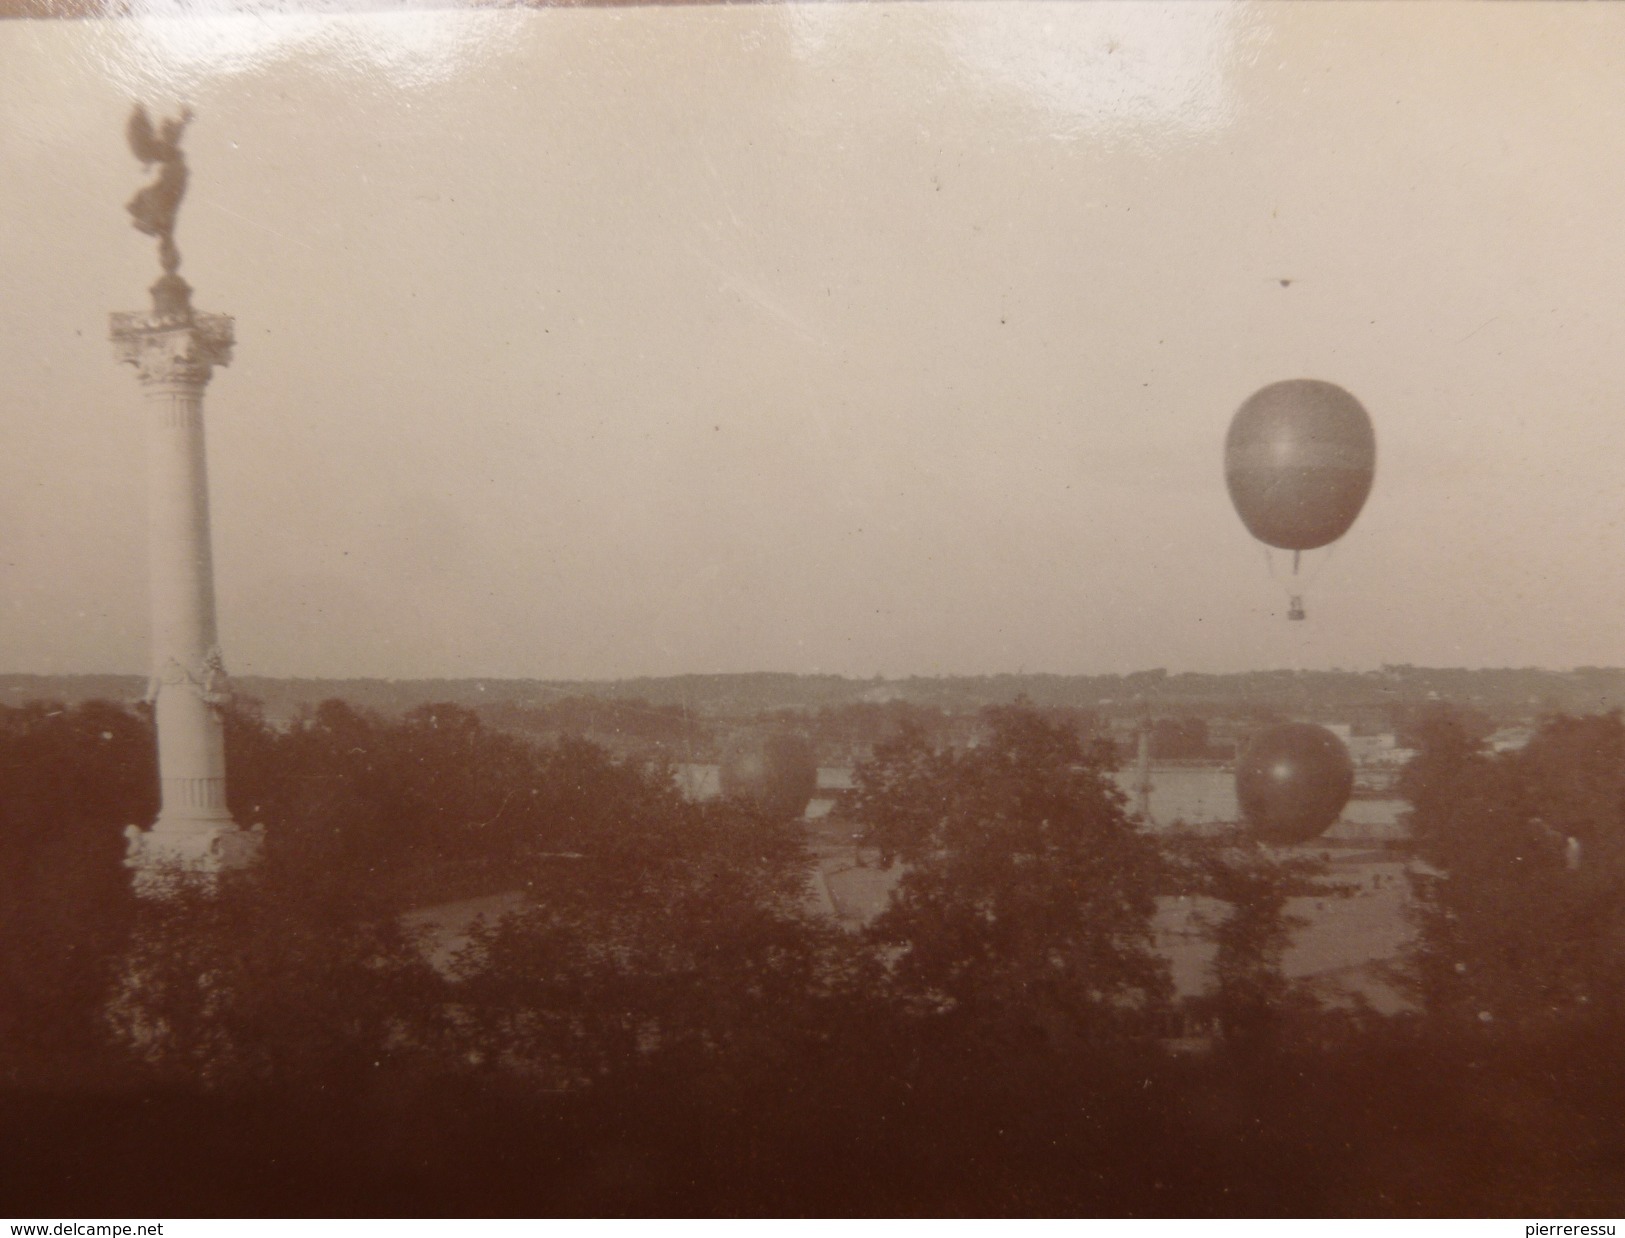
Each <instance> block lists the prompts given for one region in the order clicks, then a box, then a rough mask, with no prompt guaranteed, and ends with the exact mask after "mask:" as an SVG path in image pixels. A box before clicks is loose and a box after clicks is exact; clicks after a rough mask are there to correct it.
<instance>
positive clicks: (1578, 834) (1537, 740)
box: [1401, 714, 1625, 1034]
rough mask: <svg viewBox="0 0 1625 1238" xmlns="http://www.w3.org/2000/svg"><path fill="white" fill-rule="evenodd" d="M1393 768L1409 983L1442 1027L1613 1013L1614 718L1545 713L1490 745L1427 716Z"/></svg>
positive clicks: (1619, 796) (1621, 846)
mask: <svg viewBox="0 0 1625 1238" xmlns="http://www.w3.org/2000/svg"><path fill="white" fill-rule="evenodd" d="M1420 738H1421V740H1422V747H1421V749H1420V751H1419V752H1418V754H1417V756H1416V758H1415V759H1414V760H1413V762H1412V763H1411V765H1410V766H1409V767H1408V768H1407V769H1406V770H1405V772H1404V774H1403V776H1402V779H1401V789H1402V792H1403V793H1404V794H1405V795H1406V796H1407V797H1408V798H1409V799H1410V801H1411V804H1412V809H1411V817H1410V820H1411V828H1412V832H1413V834H1414V836H1415V838H1416V841H1417V847H1418V852H1419V854H1420V856H1421V858H1422V859H1423V860H1425V861H1426V862H1427V863H1428V865H1429V866H1430V869H1429V871H1427V872H1424V873H1422V874H1420V875H1419V876H1418V877H1417V878H1416V879H1415V895H1416V904H1417V912H1416V915H1417V922H1418V927H1419V939H1418V943H1417V949H1416V951H1415V952H1414V957H1413V960H1412V961H1413V964H1414V980H1415V983H1416V986H1417V989H1418V992H1419V994H1420V995H1421V997H1422V999H1423V1001H1424V1003H1425V1004H1426V1006H1427V1009H1428V1011H1429V1013H1430V1014H1431V1015H1433V1016H1434V1017H1435V1019H1436V1020H1438V1021H1439V1022H1440V1024H1441V1026H1446V1027H1458V1028H1460V1027H1473V1028H1477V1029H1478V1030H1480V1031H1483V1032H1490V1033H1493V1032H1496V1031H1498V1030H1499V1031H1503V1032H1506V1033H1509V1034H1511V1033H1520V1034H1521V1033H1539V1032H1541V1031H1543V1030H1549V1029H1554V1028H1559V1027H1564V1026H1573V1025H1574V1024H1576V1023H1577V1022H1586V1021H1593V1022H1594V1021H1596V1020H1598V1019H1600V1018H1601V1019H1608V1020H1617V1019H1618V1018H1619V1017H1620V1015H1621V1014H1622V1013H1625V726H1622V724H1621V721H1620V718H1619V715H1618V714H1610V715H1607V716H1596V717H1586V718H1568V717H1555V718H1550V719H1547V720H1546V721H1545V722H1544V723H1543V724H1542V726H1541V728H1540V729H1539V731H1538V732H1537V734H1536V735H1535V736H1534V738H1533V739H1532V740H1531V741H1530V743H1529V745H1528V746H1527V747H1526V748H1525V749H1524V750H1523V751H1522V752H1515V753H1504V754H1498V755H1492V754H1490V753H1487V752H1485V751H1484V750H1483V748H1482V746H1481V745H1480V744H1478V743H1477V742H1476V741H1474V740H1473V739H1472V737H1471V735H1470V733H1469V732H1468V731H1467V730H1466V728H1464V727H1463V726H1462V725H1461V723H1460V722H1459V720H1457V719H1455V718H1454V717H1452V716H1451V715H1449V714H1439V715H1436V716H1435V717H1434V718H1433V719H1432V720H1431V722H1430V725H1428V726H1427V727H1426V728H1424V729H1423V730H1422V732H1421V735H1420Z"/></svg>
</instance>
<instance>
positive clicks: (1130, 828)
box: [852, 705, 1169, 1050]
mask: <svg viewBox="0 0 1625 1238" xmlns="http://www.w3.org/2000/svg"><path fill="white" fill-rule="evenodd" d="M984 721H985V729H986V735H985V737H984V738H983V740H982V742H981V743H979V744H978V745H977V746H975V747H972V748H966V749H962V750H949V749H938V748H933V747H931V746H930V745H929V744H928V743H927V742H926V741H925V740H924V739H923V737H921V736H920V735H919V734H918V733H906V734H904V735H901V736H900V737H898V738H897V739H895V740H893V741H891V742H888V743H886V744H883V745H881V746H880V747H878V748H877V749H876V751H875V754H874V757H873V759H872V760H870V761H869V762H866V763H865V764H864V765H862V766H860V767H859V768H858V770H857V772H856V775H855V780H856V790H855V794H854V797H853V802H852V811H853V814H854V816H855V817H856V819H857V820H859V821H861V822H863V823H864V826H865V828H866V832H867V839H868V841H869V842H870V843H871V844H872V845H875V846H878V847H879V848H880V849H881V851H882V854H883V855H884V856H885V857H886V858H887V859H888V860H890V859H892V858H895V859H897V860H900V861H901V862H902V864H903V865H904V873H903V876H902V878H901V880H900V881H899V882H898V885H897V887H896V889H895V891H894V893H893V896H892V902H891V905H890V906H889V907H888V909H887V910H886V911H885V912H884V913H883V914H882V915H881V916H880V917H879V919H878V920H877V921H876V923H875V924H874V926H873V936H874V939H875V941H876V942H877V943H879V944H880V945H881V946H882V947H883V948H884V949H886V950H887V951H888V952H889V953H891V954H892V955H893V956H894V959H895V961H894V963H893V965H892V972H893V978H894V983H895V984H896V986H897V988H898V990H899V993H900V994H901V995H902V996H903V997H904V998H906V999H907V1000H909V1001H911V1002H912V1003H913V1004H914V1006H915V1007H916V1008H917V1009H919V1010H921V1011H923V1012H931V1013H934V1014H940V1015H942V1016H944V1017H945V1018H947V1019H948V1020H949V1021H950V1022H951V1023H954V1024H956V1025H958V1026H960V1027H962V1028H974V1029H976V1031H975V1035H976V1036H978V1037H981V1038H985V1039H986V1041H987V1043H988V1044H989V1045H990V1046H991V1045H992V1044H994V1043H1003V1042H1008V1041H1010V1040H1012V1039H1013V1040H1015V1041H1018V1042H1021V1043H1022V1044H1025V1045H1038V1046H1045V1047H1048V1048H1050V1049H1056V1050H1064V1049H1067V1048H1070V1047H1074V1046H1077V1045H1080V1044H1083V1043H1090V1042H1100V1041H1102V1040H1105V1039H1110V1038H1112V1037H1114V1036H1117V1035H1120V1034H1123V1033H1125V1032H1128V1031H1132V1030H1135V1029H1138V1028H1141V1027H1144V1026H1146V1022H1145V1019H1144V1016H1145V1015H1147V1014H1148V1013H1150V1012H1151V1011H1153V1010H1154V1009H1155V1008H1156V1007H1158V1006H1159V1005H1160V1004H1161V1003H1162V1002H1163V1001H1165V1000H1166V998H1167V996H1168V994H1169V981H1168V976H1167V971H1166V966H1165V964H1164V963H1163V961H1162V960H1161V959H1160V958H1159V957H1158V956H1157V955H1156V953H1155V952H1154V950H1153V948H1152V936H1151V920H1152V916H1153V914H1154V912H1155V895H1156V892H1157V886H1158V883H1159V881H1160V880H1161V877H1162V873H1163V869H1162V863H1161V858H1160V855H1159V852H1158V848H1157V846H1156V843H1155V842H1154V840H1152V839H1151V838H1149V837H1148V836H1146V835H1142V834H1140V833H1138V832H1136V830H1135V828H1134V825H1133V823H1132V822H1131V820H1130V819H1129V816H1128V813H1127V811H1126V806H1125V802H1124V799H1123V796H1122V794H1121V793H1120V792H1119V791H1117V789H1116V788H1115V787H1114V786H1113V785H1112V783H1111V782H1110V780H1109V778H1108V777H1107V771H1106V768H1105V765H1104V762H1103V760H1102V756H1101V754H1100V753H1099V752H1097V751H1093V750H1086V749H1085V747H1084V746H1083V744H1082V742H1081V741H1080V739H1079V737H1078V735H1077V732H1076V731H1075V730H1074V729H1072V728H1069V727H1065V726H1059V725H1056V724H1053V723H1050V722H1047V721H1046V720H1044V719H1043V718H1042V717H1041V716H1039V715H1038V714H1037V713H1035V711H1033V710H1031V709H1028V708H1025V707H1023V706H1019V705H1018V706H1011V707H1002V708H995V709H991V710H988V711H987V713H986V714H985V715H984Z"/></svg>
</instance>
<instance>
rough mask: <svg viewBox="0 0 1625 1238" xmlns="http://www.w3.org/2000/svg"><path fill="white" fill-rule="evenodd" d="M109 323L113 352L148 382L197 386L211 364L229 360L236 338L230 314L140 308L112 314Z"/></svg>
mask: <svg viewBox="0 0 1625 1238" xmlns="http://www.w3.org/2000/svg"><path fill="white" fill-rule="evenodd" d="M111 325H112V333H111V338H112V341H113V355H114V356H115V357H116V358H117V360H118V361H119V362H121V363H123V364H125V365H133V366H135V368H136V375H137V377H139V378H140V379H141V382H142V383H143V384H145V385H147V386H155V385H169V384H186V385H192V386H198V387H201V386H203V385H204V384H206V383H207V382H208V381H209V376H210V374H211V373H212V372H213V370H214V367H215V366H217V365H230V364H231V349H232V345H233V344H235V343H236V336H235V332H234V331H233V329H232V319H231V316H230V315H229V314H200V313H197V312H195V311H193V310H191V309H186V310H183V311H180V312H171V313H164V312H161V311H157V310H145V311H142V310H138V311H136V312H134V313H121V314H114V315H112V316H111Z"/></svg>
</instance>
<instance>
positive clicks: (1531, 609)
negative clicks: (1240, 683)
mask: <svg viewBox="0 0 1625 1238" xmlns="http://www.w3.org/2000/svg"><path fill="white" fill-rule="evenodd" d="M137 98H139V99H144V100H147V101H149V102H150V103H152V104H154V105H155V106H157V107H159V108H164V107H169V106H173V105H174V104H175V103H176V102H178V101H185V102H187V103H189V104H190V105H191V106H192V107H193V108H195V109H196V112H197V119H196V121H195V123H194V124H193V126H192V128H191V130H190V131H189V132H188V134H187V138H186V149H187V153H188V158H189V161H190V166H191V172H192V181H191V190H190V193H189V196H188V198H187V200H186V202H185V204H184V206H183V208H182V212H181V219H180V228H179V233H178V238H177V239H178V241H179V244H180V248H181V251H182V254H183V255H184V258H183V265H182V273H183V274H184V275H185V276H186V277H187V278H188V279H189V280H190V281H191V283H192V284H193V285H194V287H195V289H196V299H197V302H198V304H199V306H200V307H201V308H204V309H209V310H215V311H220V312H225V313H229V314H232V315H234V316H235V318H236V322H237V336H238V346H237V353H236V360H235V361H234V362H233V364H232V365H231V366H230V367H229V368H228V369H224V370H219V371H217V372H216V374H215V378H214V382H213V384H212V385H211V387H210V389H209V394H208V412H207V419H208V436H209V469H210V481H211V487H212V501H213V512H214V544H215V555H216V563H217V588H218V594H219V609H220V621H221V635H222V640H223V643H224V646H225V654H226V661H227V665H228V667H230V668H231V669H232V670H233V671H235V672H237V673H240V674H241V673H255V674H273V675H275V674H284V675H323V676H344V675H382V676H428V675H452V676H455V675H481V676H497V675H511V676H537V677H550V678H551V677H619V676H628V675H636V674H668V673H680V672H693V671H742V670H789V671H826V672H838V673H843V674H849V675H864V676H867V675H874V674H877V673H878V674H885V675H889V676H898V675H907V674H939V673H982V672H996V671H1017V670H1027V671H1060V672H1107V671H1128V670H1134V669H1139V668H1146V667H1154V666H1166V667H1169V668H1170V669H1174V670H1218V671H1224V670H1239V669H1247V668H1255V667H1272V666H1282V665H1304V666H1328V667H1330V666H1342V667H1348V668H1368V667H1375V666H1378V665H1381V664H1382V663H1387V662H1411V663H1417V664H1446V665H1468V666H1481V665H1503V664H1514V665H1546V666H1557V667H1562V666H1570V665H1577V664H1588V663H1592V664H1611V665H1617V664H1620V663H1625V605H1622V603H1625V530H1622V529H1621V527H1620V513H1621V510H1622V507H1625V342H1622V341H1625V330H1622V322H1621V318H1622V313H1621V308H1622V305H1625V291H1622V290H1625V207H1622V203H1625V6H1621V5H1598V6H1573V5H1545V4H1541V5H1521V4H1506V5H1493V6H1480V5H1470V6H1453V5H1444V4H1440V5H1427V6H1410V5H1398V6H1387V5H1377V6H1367V5H1356V4H1346V5H1297V6H1277V5H1271V4H1235V5H1220V4H1202V5H1189V4H1178V5H1172V6H1148V7H1147V6H1138V5H1132V4H1123V3H1111V4H1102V5H1083V4H1078V5H1059V6H1054V7H1051V6H1048V5H1042V4H1020V5H995V4H968V3H965V4H934V3H910V4H904V5H898V6H891V5H884V4H874V5H820V6H809V7H800V6H793V5H775V6H765V7H732V6H730V7H717V8H709V7H706V8H696V7H680V8H676V9H622V10H574V9H572V10H555V11H525V12H511V11H510V12H486V13H460V12H457V11H452V10H435V11H429V12H422V13H416V14H396V15H372V16H362V17H310V16H307V17H292V18H290V17H277V18H240V17H234V18H214V19H204V18H197V17H191V18H187V19H184V20H182V19H172V18H154V19H146V20H129V21H118V22H96V21H79V22H35V23H30V22H5V23H0V271H3V272H4V290H5V291H4V296H3V297H0V448H3V450H0V663H3V665H0V669H7V670H24V671H52V672H65V671H129V672H139V671H142V670H144V669H145V663H146V641H147V625H146V547H145V526H144V518H143V512H144V504H145V497H144V496H145V489H144V487H145V478H144V476H143V470H142V467H141V462H142V458H143V457H142V432H143V427H142V421H141V416H142V404H141V400H140V395H139V388H138V384H137V381H136V378H135V375H134V371H133V370H131V369H129V368H128V367H119V366H117V365H116V364H115V363H114V361H113V358H112V350H111V347H110V345H109V344H108V342H107V338H106V337H107V314H108V312H109V311H111V310H117V309H137V308H140V307H141V306H142V305H143V303H144V301H145V296H146V294H145V291H144V290H145V287H146V285H147V284H149V283H150V282H151V281H152V279H153V278H154V276H155V275H156V274H157V263H156V257H155V253H154V246H153V243H152V242H151V240H150V239H148V238H145V237H142V236H140V235H139V234H137V233H136V232H135V231H133V229H132V228H131V227H130V225H129V221H128V217H127V216H126V214H125V212H124V209H123V204H124V202H125V201H126V200H127V199H128V198H129V196H130V194H131V193H132V192H133V191H134V190H135V189H136V188H137V187H138V186H139V185H140V184H141V183H142V179H143V177H142V172H141V168H140V166H139V164H137V163H136V162H135V160H134V159H133V157H132V156H131V155H130V153H129V152H128V150H127V148H126V147H125V144H124V137H123V125H124V120H125V117H126V115H127V113H128V111H129V108H130V104H131V102H132V100H134V99H137ZM1283 280H1290V281H1291V283H1290V285H1289V286H1283V284H1282V281H1283ZM1296 376H1311V377H1316V378H1323V379H1327V380H1330V381H1333V382H1337V383H1340V384H1342V385H1343V386H1345V387H1347V388H1348V389H1349V390H1350V391H1352V392H1354V394H1355V395H1357V396H1358V397H1359V398H1360V400H1361V401H1362V402H1363V403H1364V404H1365V405H1366V407H1367V408H1368V409H1369V410H1370V412H1371V415H1372V419H1373V421H1374V423H1375V425H1376V429H1377V438H1378V469H1377V481H1376V487H1375V490H1374V491H1373V494H1372V497H1371V500H1370V502H1369V504H1368V505H1367V507H1366V510H1365V512H1364V514H1363V515H1362V516H1361V518H1360V519H1359V521H1358V522H1357V523H1356V525H1355V526H1354V529H1353V531H1352V532H1351V533H1350V534H1349V536H1348V537H1347V538H1345V539H1344V541H1343V542H1342V543H1341V544H1340V545H1339V547H1338V548H1337V550H1336V552H1335V555H1334V556H1333V557H1332V558H1331V560H1330V562H1329V563H1328V564H1326V565H1325V566H1324V569H1323V570H1321V571H1320V573H1319V575H1318V576H1317V577H1316V580H1315V584H1314V587H1313V589H1312V590H1311V593H1310V598H1309V607H1310V620H1309V622H1308V623H1306V624H1288V623H1287V622H1286V620H1285V618H1284V601H1285V597H1284V592H1283V590H1282V589H1281V588H1280V586H1279V585H1278V584H1277V583H1275V582H1273V581H1272V580H1271V578H1270V574H1269V571H1268V569H1267V566H1266V564H1265V561H1264V556H1263V554H1262V552H1261V550H1260V548H1259V547H1258V546H1257V544H1256V543H1253V542H1252V541H1251V540H1250V539H1249V538H1248V536H1247V534H1246V531H1245V530H1244V529H1243V527H1242V525H1241V523H1240V521H1239V520H1238V519H1237V518H1236V516H1235V514H1234V513H1233V511H1232V510H1231V508H1230V505H1229V500H1228V497H1227V495H1226V492H1225V487H1224V482H1223V474H1222V444H1223V437H1224V431H1225V428H1226V426H1227V424H1228V422H1229V418H1230V416H1231V414H1232V413H1233V412H1234V410H1235V408H1236V407H1237V405H1239V404H1240V403H1241V401H1242V400H1243V399H1244V398H1246V396H1247V395H1248V394H1250V393H1251V392H1252V391H1253V390H1255V389H1256V388H1258V387H1259V386H1262V385H1263V384H1265V383H1268V382H1271V381H1274V380H1276V379H1280V378H1288V377H1296Z"/></svg>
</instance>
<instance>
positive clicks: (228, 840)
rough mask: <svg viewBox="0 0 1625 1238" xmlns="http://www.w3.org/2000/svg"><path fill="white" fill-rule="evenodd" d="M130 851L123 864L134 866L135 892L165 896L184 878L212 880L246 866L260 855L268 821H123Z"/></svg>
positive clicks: (205, 881)
mask: <svg viewBox="0 0 1625 1238" xmlns="http://www.w3.org/2000/svg"><path fill="white" fill-rule="evenodd" d="M124 837H125V838H127V839H128V840H129V851H128V852H127V853H126V854H125V857H124V866H125V867H126V868H130V869H134V870H135V879H134V884H135V892H136V894H138V895H140V896H142V897H162V896H163V895H164V894H166V893H168V892H170V891H173V890H174V889H175V888H176V886H177V885H179V884H181V883H187V884H191V883H194V882H195V883H198V884H200V885H204V886H208V885H212V884H213V883H214V879H215V878H216V877H218V876H219V875H220V874H221V873H223V872H226V871H228V870H230V869H237V868H246V867H248V866H249V865H250V864H252V863H254V861H255V860H257V859H259V855H260V849H261V847H262V846H263V844H264V841H265V827H264V826H263V825H256V826H254V827H253V828H252V829H248V830H243V829H239V828H238V827H237V825H236V824H235V823H234V822H233V821H231V820H230V818H227V819H226V820H224V821H188V822H186V823H185V826H184V827H183V828H179V829H177V828H175V827H174V826H167V825H165V824H164V823H163V822H159V823H158V824H157V825H155V826H154V827H153V828H152V829H150V830H143V829H141V828H140V827H139V826H134V825H127V826H125V827H124Z"/></svg>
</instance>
